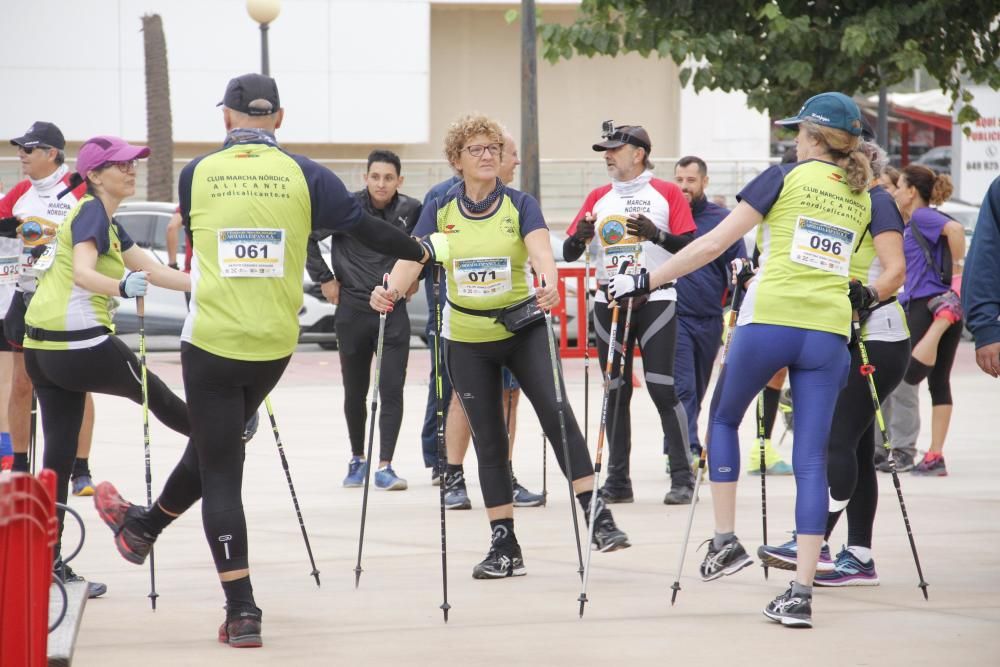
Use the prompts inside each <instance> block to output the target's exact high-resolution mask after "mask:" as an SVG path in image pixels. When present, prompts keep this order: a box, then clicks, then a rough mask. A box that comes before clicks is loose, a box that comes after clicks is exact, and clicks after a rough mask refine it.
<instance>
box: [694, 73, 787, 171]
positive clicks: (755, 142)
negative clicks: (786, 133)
mask: <svg viewBox="0 0 1000 667" xmlns="http://www.w3.org/2000/svg"><path fill="white" fill-rule="evenodd" d="M769 123H770V119H769V118H768V116H767V114H763V113H760V112H759V111H754V110H753V109H751V108H749V107H748V106H747V96H746V94H745V93H724V92H722V91H717V90H716V91H702V92H700V93H695V92H694V88H692V87H691V86H690V85H688V86H687V87H685V88H684V89H682V90H681V117H680V125H681V127H680V146H681V155H697V156H698V157H701V158H703V159H705V160H712V159H733V158H766V157H767V156H768V155H769V151H770V136H771V134H770V126H769ZM709 171H711V164H709Z"/></svg>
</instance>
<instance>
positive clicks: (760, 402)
mask: <svg viewBox="0 0 1000 667" xmlns="http://www.w3.org/2000/svg"><path fill="white" fill-rule="evenodd" d="M757 441H758V442H759V443H760V522H761V525H762V528H763V531H764V544H767V465H766V463H765V459H764V392H763V390H761V392H760V393H759V394H757ZM761 566H763V568H764V579H765V580H766V579H767V563H765V562H761Z"/></svg>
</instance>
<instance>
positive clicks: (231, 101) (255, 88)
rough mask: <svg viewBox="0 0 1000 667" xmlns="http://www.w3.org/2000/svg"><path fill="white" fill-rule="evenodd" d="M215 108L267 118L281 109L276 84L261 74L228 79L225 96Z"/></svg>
mask: <svg viewBox="0 0 1000 667" xmlns="http://www.w3.org/2000/svg"><path fill="white" fill-rule="evenodd" d="M215 106H220V107H221V106H226V107H229V108H230V109H232V110H233V111H241V112H243V113H245V114H248V115H250V116H269V115H271V114H273V113H275V112H276V111H277V110H278V109H280V108H281V100H280V99H279V98H278V84H277V83H276V82H275V81H274V79H272V78H271V77H269V76H264V75H263V74H244V75H243V76H238V77H236V78H235V79H230V80H229V83H228V84H227V85H226V94H225V95H224V96H223V97H222V101H221V102H219V103H218V104H217V105H215Z"/></svg>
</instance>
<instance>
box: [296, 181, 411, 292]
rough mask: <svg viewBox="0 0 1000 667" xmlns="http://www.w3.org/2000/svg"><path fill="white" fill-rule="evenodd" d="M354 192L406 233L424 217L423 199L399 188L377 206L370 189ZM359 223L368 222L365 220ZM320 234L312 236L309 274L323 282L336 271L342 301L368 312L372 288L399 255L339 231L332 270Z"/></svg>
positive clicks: (334, 238)
mask: <svg viewBox="0 0 1000 667" xmlns="http://www.w3.org/2000/svg"><path fill="white" fill-rule="evenodd" d="M354 196H355V197H357V199H358V203H360V204H361V206H362V208H364V210H365V211H366V212H368V213H370V214H371V215H373V216H375V217H376V218H381V219H382V220H385V221H386V222H388V223H390V224H392V225H393V226H395V227H398V228H399V229H401V230H403V231H405V232H406V233H410V232H411V231H413V228H414V227H415V226H416V225H417V220H418V219H419V218H420V209H421V208H422V205H421V203H420V202H419V201H418V200H416V199H414V198H412V197H407V196H406V195H404V194H400V193H398V192H397V193H396V195H395V196H394V197H393V198H392V201H390V202H389V205H388V206H386V207H385V208H384V209H377V208H375V207H374V206H373V205H372V202H371V198H370V197H369V195H368V190H367V189H364V190H360V191H358V192H355V193H354ZM359 224H365V223H364V221H362V222H361V223H359ZM369 224H372V223H369ZM320 238H323V235H322V234H319V235H316V234H314V235H313V236H311V237H310V238H309V244H308V256H307V260H306V269H307V270H308V271H309V277H310V278H311V279H312V280H313V281H314V282H317V283H321V284H322V283H325V282H328V281H330V280H333V278H334V277H335V275H334V274H336V278H337V280H338V281H339V282H340V305H341V306H347V307H349V308H353V309H355V310H360V311H362V312H368V310H369V309H370V307H369V305H368V300H369V297H370V296H371V292H372V289H374V288H375V286H376V285H379V284H381V283H382V275H383V274H385V273H389V272H390V271H392V266H393V265H394V264H395V263H396V258H395V257H393V256H390V255H383V254H382V253H379V252H376V251H374V250H371V249H370V248H368V247H367V246H365V245H364V244H363V243H361V242H360V241H358V240H357V239H355V238H353V237H351V236H350V235H348V234H344V233H341V232H337V233H335V234H333V236H332V237H331V238H330V248H331V251H330V263H331V264H332V265H333V271H332V272H331V271H330V268H329V266H327V263H326V261H325V260H324V259H323V255H322V252H321V251H320V247H319V243H318V239H320ZM403 303H405V302H403Z"/></svg>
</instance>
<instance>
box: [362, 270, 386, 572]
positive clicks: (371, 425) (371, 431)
mask: <svg viewBox="0 0 1000 667" xmlns="http://www.w3.org/2000/svg"><path fill="white" fill-rule="evenodd" d="M382 288H383V289H386V290H388V289H389V274H388V273H386V274H383V275H382ZM387 314H388V313H387V311H382V312H381V313H379V315H378V342H377V343H376V345H375V377H373V378H372V405H371V410H370V411H369V413H368V419H369V420H370V421H369V422H368V456H367V458H366V460H365V493H364V496H363V497H362V499H361V535H360V536H359V537H358V564H357V565H355V566H354V587H355V588H357V587H358V583H359V582H360V581H361V572H362V570H361V552H362V550H363V549H364V547H365V519H366V518H367V516H368V487H369V485H370V484H371V478H372V447H373V446H374V445H375V419H376V417H378V389H379V379H380V375H381V374H382V343H383V342H384V341H385V318H386V315H387Z"/></svg>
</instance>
